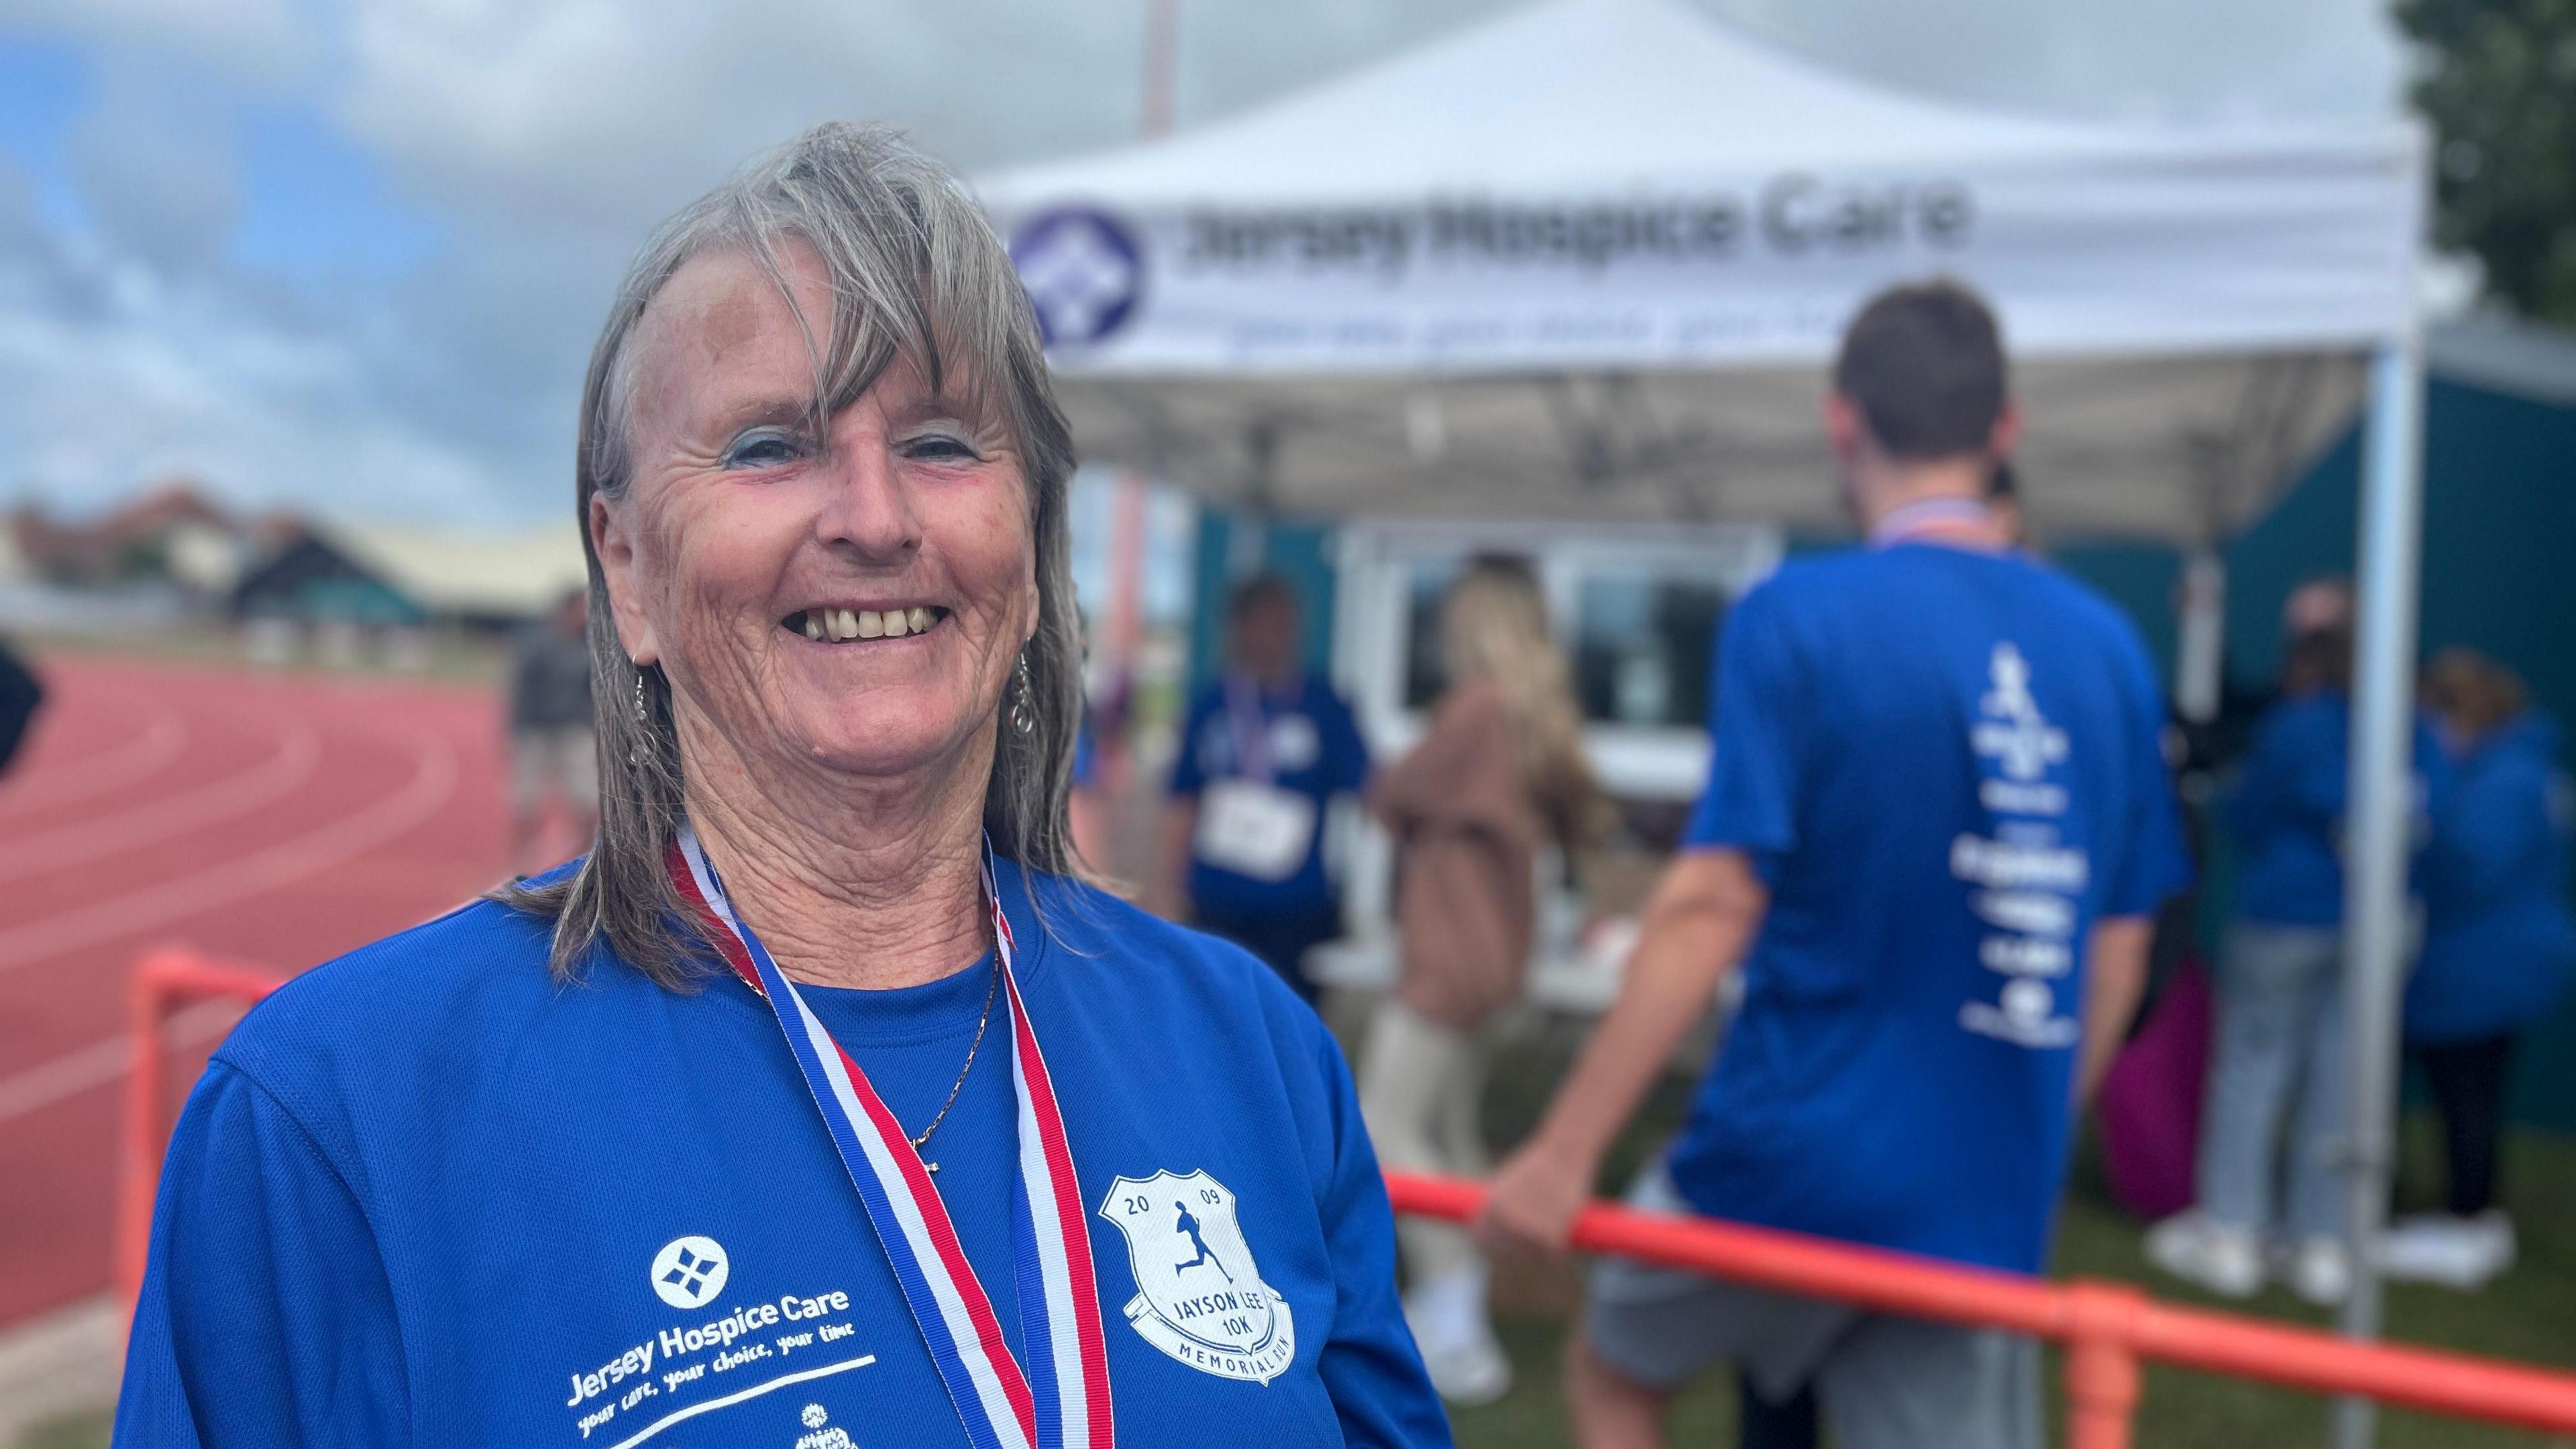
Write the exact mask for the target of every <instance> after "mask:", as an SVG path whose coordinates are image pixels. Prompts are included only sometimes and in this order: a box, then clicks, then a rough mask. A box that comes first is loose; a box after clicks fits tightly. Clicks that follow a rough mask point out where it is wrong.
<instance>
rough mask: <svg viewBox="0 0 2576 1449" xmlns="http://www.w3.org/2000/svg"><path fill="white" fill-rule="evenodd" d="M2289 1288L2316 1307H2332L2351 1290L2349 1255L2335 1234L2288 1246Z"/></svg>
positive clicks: (2350, 1258) (2349, 1294)
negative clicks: (2330, 1236) (2334, 1236)
mask: <svg viewBox="0 0 2576 1449" xmlns="http://www.w3.org/2000/svg"><path fill="white" fill-rule="evenodd" d="M2286 1276H2287V1281H2288V1282H2289V1285H2290V1291H2291V1292H2293V1293H2296V1294H2298V1295H2299V1296H2300V1297H2301V1298H2304V1299H2306V1300H2307V1301H2308V1302H2310V1303H2313V1304H2315V1305H2316V1306H2317V1307H2319V1308H2332V1307H2334V1306H2335V1305H2336V1304H2338V1303H2341V1302H2342V1301H2343V1300H2344V1299H2345V1298H2347V1297H2349V1296H2351V1294H2352V1255H2351V1254H2349V1253H2346V1252H2345V1251H2344V1250H2343V1243H2342V1241H2341V1240H2340V1239H2336V1238H2323V1237H2319V1238H2308V1239H2305V1240H2303V1241H2301V1242H2300V1244H2299V1245H2298V1246H2297V1247H2295V1248H2293V1249H2291V1250H2290V1271H2289V1273H2288V1274H2287V1275H2286Z"/></svg>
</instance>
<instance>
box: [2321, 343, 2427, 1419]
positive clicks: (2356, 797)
mask: <svg viewBox="0 0 2576 1449" xmlns="http://www.w3.org/2000/svg"><path fill="white" fill-rule="evenodd" d="M2423 406H2424V359H2423V350H2422V343H2421V340H2420V339H2419V338H2418V337H2416V336H2414V335H2411V334H2410V335H2408V336H2406V337H2404V338H2402V339H2399V340H2396V341H2392V342H2389V343H2386V344H2383V345H2382V346H2381V347H2380V349H2379V351H2378V352H2377V353H2376V354H2375V355H2373V357H2372V358H2371V367H2370V418H2369V423H2368V432H2367V433H2366V434H2365V437H2364V443H2363V450H2362V475H2361V490H2362V496H2361V571H2360V578H2359V580H2358V591H2359V598H2358V600H2357V609H2358V612H2359V617H2358V618H2357V619H2356V621H2355V623H2356V625H2357V629H2356V633H2355V637H2354V658H2353V666H2354V677H2353V711H2352V786H2351V805H2350V811H2349V814H2348V816H2347V820H2348V825H2347V830H2348V836H2347V841H2346V848H2345V871H2344V916H2343V918H2344V978H2343V984H2344V1029H2345V1031H2346V1033H2347V1040H2348V1042H2349V1044H2350V1045H2349V1057H2350V1060H2349V1063H2348V1065H2349V1069H2350V1073H2351V1092H2352V1095H2351V1098H2350V1102H2349V1107H2348V1110H2349V1113H2350V1121H2349V1126H2348V1129H2347V1134H2346V1146H2347V1155H2346V1158H2345V1160H2346V1163H2347V1168H2346V1173H2345V1188H2346V1192H2347V1202H2346V1205H2345V1215H2344V1241H2345V1246H2346V1248H2347V1249H2348V1250H2349V1251H2350V1252H2351V1254H2352V1267H2353V1280H2352V1296H2351V1297H2350V1298H2349V1299H2348V1300H2346V1302H2345V1303H2344V1306H2343V1314H2342V1328H2343V1331H2344V1333H2345V1335H2346V1336H2348V1337H2352V1338H2373V1337H2376V1336H2377V1335H2378V1333H2379V1329H2380V1316H2381V1315H2380V1283H2379V1272H2378V1268H2377V1266H2376V1264H2375V1263H2374V1262H2373V1260H2372V1248H2373V1246H2374V1245H2375V1244H2376V1243H2377V1242H2378V1240H2379V1235H2380V1229H2381V1227H2382V1226H2383V1222H2384V1219H2385V1217H2386V1215H2387V1210H2388V1185H2389V1179H2390V1177H2391V1175H2392V1173H2393V1171H2394V1168H2395V1165H2396V1164H2395V1152H2394V1147H2393V1144H2394V1138H2395V1127H2396V1115H2397V1069H2398V1057H2397V1034H2398V1004H2399V1000H2400V996H2401V993H2402V992H2403V991H2404V988H2405V976H2406V936H2407V919H2406V917H2407V903H2406V866H2407V856H2408V854H2409V847H2410V843H2411V842H2410V837H2411V835H2412V834H2413V830H2412V821H2413V817H2414V813H2415V809H2414V763H2413V758H2412V757H2413V753H2414V733H2415V730H2414V724H2415V667H2414V664H2415V627H2416V566H2417V562H2418V554H2419V551H2420V543H2421V533H2422V524H2423V502H2424V472H2423ZM2374 1429H2375V1420H2374V1416H2373V1413H2372V1406H2371V1404H2370V1401H2369V1400H2367V1399H2349V1398H2348V1399H2342V1400H2338V1401H2337V1403H2336V1405H2335V1444H2336V1445H2337V1449H2369V1445H2370V1444H2371V1442H2372V1439H2373V1433H2374Z"/></svg>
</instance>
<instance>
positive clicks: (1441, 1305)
mask: <svg viewBox="0 0 2576 1449" xmlns="http://www.w3.org/2000/svg"><path fill="white" fill-rule="evenodd" d="M1404 1321H1405V1323H1406V1324H1407V1325H1408V1326H1409V1327H1411V1328H1412V1330H1413V1342H1414V1344H1415V1346H1416V1347H1418V1348H1420V1349H1421V1350H1422V1366H1423V1368H1425V1369H1427V1370H1429V1371H1430V1374H1431V1387H1432V1388H1434V1389H1436V1390H1438V1391H1439V1393H1440V1397H1441V1398H1443V1399H1446V1400H1448V1401H1449V1402H1450V1403H1453V1404H1457V1405H1460V1406H1462V1407H1466V1408H1473V1407H1475V1406H1476V1405H1479V1404H1490V1403H1492V1402H1494V1401H1495V1400H1496V1399H1499V1398H1501V1397H1502V1396H1503V1395H1505V1394H1507V1393H1510V1392H1511V1389H1512V1361H1511V1359H1510V1358H1509V1357H1507V1356H1506V1355H1505V1354H1504V1353H1503V1346H1502V1345H1501V1344H1500V1343H1497V1342H1496V1341H1495V1340H1494V1325H1493V1320H1492V1318H1491V1317H1489V1316H1488V1315H1487V1313H1486V1311H1485V1274H1484V1272H1483V1271H1482V1270H1481V1269H1460V1270H1458V1271H1455V1272H1451V1273H1445V1274H1442V1275H1441V1276H1439V1277H1437V1278H1432V1279H1428V1280H1426V1281H1424V1282H1423V1283H1421V1284H1419V1285H1418V1286H1416V1287H1415V1288H1414V1290H1413V1291H1412V1292H1410V1293H1407V1294H1405V1295H1404Z"/></svg>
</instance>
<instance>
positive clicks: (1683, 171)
mask: <svg viewBox="0 0 2576 1449" xmlns="http://www.w3.org/2000/svg"><path fill="white" fill-rule="evenodd" d="M2419 153H2420V142H2419V140H2418V138H2417V136H2416V134H2415V133H2414V132H2413V131H2412V130H2411V129H2410V128H2408V127H2405V126H2402V125H2398V124H2393V123H2392V124H2387V125H2375V126H2369V127H2364V128H2360V129H2358V130H2343V131H2336V132H2322V131H2313V130H2309V131H2287V132H2285V131H2265V132H2259V133H2258V132H2228V133H2219V134H2209V133H2201V132H2192V133H2175V132H2170V131H2136V130H2124V129H2115V128H2105V127H2096V126H2079V125H2070V124H2065V123H2060V122H2051V121H2040V120H2034V119H2030V118H2027V117H2020V116H2006V115H1995V114H1989V113H1983V112H1978V111H1973V110H1968V109H1964V108H1960V107H1955V106H1950V105H1946V104H1938V103H1934V102H1930V101H1925V100H1920V99H1914V98H1909V97H1903V96H1897V95H1891V94H1888V93H1885V92H1881V91H1876V90H1872V89H1869V88H1867V87H1864V86H1862V85H1860V84H1857V83H1855V82H1853V81H1850V80H1847V79H1844V78H1841V77H1837V76H1834V75H1831V74H1829V73H1826V72H1824V71H1821V70H1818V69H1816V68H1814V67H1812V66H1810V65H1808V64H1806V63H1804V62H1802V61H1799V60H1797V59H1795V58H1792V57H1789V56H1785V55H1783V54H1780V53H1778V52H1776V51H1772V50H1768V49H1764V48H1762V47H1759V46H1756V45H1753V44H1749V43H1747V42H1746V41H1744V40H1742V39H1740V38H1738V37H1736V36H1734V35H1732V34H1730V33H1728V32H1727V31H1725V30H1723V29H1721V28H1719V27H1718V26H1716V25H1715V24H1713V23H1712V22H1710V21H1709V20H1707V19H1705V18H1704V17H1702V16H1701V15H1699V14H1697V13H1696V12H1694V11H1692V10H1690V9H1689V8H1687V7H1686V6H1684V5H1683V4H1681V3H1679V0H1556V3H1550V4H1543V5H1540V6H1538V7H1536V8H1533V9H1529V10H1524V11H1521V12H1517V13H1515V14H1513V15H1510V16H1507V17H1505V18H1503V19H1502V20H1499V21H1497V22H1494V23H1491V24H1488V25H1486V26H1484V27H1481V28H1479V29H1475V30H1472V31H1469V32H1467V33H1466V34H1464V35H1462V36H1460V37H1457V38H1454V39H1452V40H1449V41H1447V42H1445V43H1442V44H1439V45H1436V46H1434V47H1432V48H1431V49H1428V50H1425V51H1422V52H1419V53H1416V54H1413V55H1409V56H1404V57H1399V58H1397V59H1394V60H1392V61H1389V62H1386V63H1384V64H1381V65H1379V66H1377V67H1375V68H1373V69H1370V70H1367V71H1364V72H1361V73H1359V74H1357V75H1354V76H1351V77H1349V78H1346V79H1343V80H1341V81H1338V82H1335V83H1332V84H1329V85H1326V86H1324V87H1322V88H1320V89H1317V90H1314V91H1311V92H1308V93H1306V94H1304V95H1302V96H1299V97H1295V98H1292V99H1290V100H1288V101H1286V102H1284V103H1281V104H1277V105H1273V106H1271V107H1269V108H1267V109H1264V110H1260V111H1256V112H1254V113H1252V114H1249V115H1246V116H1243V117H1240V118H1238V119H1235V120H1232V121H1228V122H1224V123H1221V124H1218V125H1215V126H1211V127H1207V128H1205V129H1202V130H1198V131H1194V132H1190V133H1187V134H1184V135H1181V136H1177V137H1174V138H1171V139H1168V140H1164V141H1160V142H1155V143H1151V144H1146V145H1141V146H1136V147H1131V148H1127V149H1124V150H1120V151H1116V152H1112V153H1109V154H1106V155H1101V156H1094V157H1088V158H1080V159H1075V160H1071V161H1066V162H1060V163H1054V164H1049V165H1043V166H1038V167H1034V168H1030V169H1026V170H1021V171H1016V172H1011V173H1007V174H1004V175H1000V176H995V177H990V178H986V180H985V181H984V182H983V184H982V188H981V189H982V191H983V193H984V196H985V198H986V200H987V203H988V204H989V205H990V206H991V208H992V209H993V211H994V213H995V216H996V218H997V220H998V221H999V223H1000V224H1001V226H1002V228H1003V230H1004V234H1005V235H1006V236H1008V237H1009V238H1010V239H1011V241H1012V246H1013V251H1014V254H1015V256H1016V257H1018V259H1019V261H1020V265H1021V269H1022V272H1023V275H1024V276H1025V277H1026V279H1027V281H1028V283H1029V287H1030V292H1031V295H1032V297H1033V298H1034V299H1035V300H1036V301H1037V303H1038V306H1039V309H1040V312H1041V314H1042V316H1044V317H1045V319H1046V321H1047V324H1048V328H1049V332H1050V336H1051V341H1052V343H1053V355H1054V357H1055V360H1056V364H1057V367H1058V370H1059V373H1060V375H1061V376H1062V378H1063V381H1064V394H1065V397H1066V400H1067V405H1068V407H1069V409H1070V410H1071V412H1072V414H1073V416H1074V420H1075V427H1076V433H1077V436H1078V439H1079V441H1080V444H1081V447H1082V450H1083V453H1084V456H1085V457H1086V458H1088V459H1091V460H1093V461H1098V462H1107V463H1117V464H1125V465H1130V466H1136V467H1141V468H1144V469H1147V470H1149V471H1152V472H1155V473H1158V474H1161V475H1164V476H1167V477H1172V478H1175V479H1178V480H1180V481H1183V482H1186V483H1188V484H1190V485H1191V486H1192V487H1194V488H1197V489H1199V490H1200V491H1202V492H1206V493H1209V494H1212V495H1216V496H1221V497H1237V498H1243V499H1246V500H1248V501H1252V502H1256V503H1260V504H1264V505H1268V506H1276V507H1281V508H1291V509H1305V510H1312V511H1318V512H1328V513H1348V512H1368V513H1436V514H1457V513H1475V514H1482V515H1487V516H1492V515H1497V514H1508V515H1518V516H1549V515H1574V516H1584V517H1605V516H1611V517H1615V516H1625V517H1632V518H1635V517H1649V518H1652V517H1687V518H1761V519H1785V520H1789V521H1793V522H1824V521H1829V520H1830V519H1831V516H1832V512H1831V510H1832V499H1833V490H1832V489H1831V488H1830V486H1828V483H1829V475H1828V473H1827V471H1826V467H1825V458H1824V456H1823V453H1822V450H1821V447H1820V445H1819V443H1818V442H1817V439H1816V429H1815V426H1814V403H1815V399H1816V396H1817V394H1818V392H1819V390H1820V377H1819V372H1818V369H1819V367H1820V365H1821V364H1822V363H1823V362H1824V361H1825V360H1826V358H1827V357H1828V356H1829V355H1830V352H1831V348H1832V345H1833V341H1834V338H1835V336H1836V335H1837V333H1838V331H1839V329H1840V328H1841V326H1842V324H1843V323H1844V321H1845V320H1847V319H1848V317H1849V316H1850V315H1851V313H1852V311H1853V310H1854V309H1855V308H1856V307H1857V305H1858V303H1859V302H1860V301H1861V300H1862V299H1864V298H1865V297H1867V296H1868V295H1869V294H1870V293H1871V292H1873V291H1875V290H1877V289H1878V288H1880V287H1882V286H1884V285H1886V284H1888V283H1889V282H1892V281H1895V280H1899V279H1904V278H1914V277H1922V276H1926V275H1931V274H1935V273H1938V274H1945V275H1951V276H1956V277H1959V278H1961V279H1963V280H1966V281H1968V282H1970V283H1971V284H1973V285H1975V286H1976V287H1977V288H1979V289H1980V290H1981V291H1983V292H1984V293H1986V294H1987V295H1988V296H1989V297H1991V298H1992V299H1993V300H1994V301H1995V302H1996V304H1997V307H1998V309H1999V311H2000V312H2001V314H2002V316H2003V318H2004V323H2005V328H2006V332H2007V335H2008V339H2009V341H2010V343H2011V346H2012V348H2013V351H2014V354H2015V356H2016V358H2017V359H2018V360H2019V361H2020V362H2021V364H2022V371H2021V375H2020V378H2019V384H2020V386H2019V391H2020V392H2021V394H2022V396H2023V398H2024V401H2025V403H2026V405H2027V407H2028V410H2029V412H2030V416H2031V424H2032V428H2031V435H2030V440H2029V443H2028V446H2027V448H2026V449H2025V451H2024V454H2023V461H2024V464H2025V469H2024V471H2025V475H2026V478H2027V480H2028V485H2027V486H2028V487H2029V489H2030V493H2031V497H2032V501H2033V506H2034V510H2035V511H2036V512H2037V513H2038V514H2039V516H2040V522H2041V524H2042V525H2043V526H2044V527H2048V528H2051V529H2052V530H2054V531H2058V532H2061V533H2086V534H2112V535H2127V536H2147V537H2163V538H2170V539H2175V540H2178V541H2185V542H2191V543H2203V542H2207V541H2209V540H2211V539H2213V538H2215V537H2218V536H2220V535H2222V534H2223V533H2224V532H2225V531H2226V530H2227V529H2229V528H2230V527H2231V526H2233V525H2234V524H2236V523H2237V522H2239V521H2241V520H2242V519H2243V518H2244V517H2246V516H2247V515H2248V514H2249V513H2250V512H2252V511H2254V510H2255V509H2257V508H2258V507H2259V506H2260V504H2261V503H2262V502H2264V501H2266V499H2267V497H2268V490H2269V488H2270V487H2271V486H2272V485H2273V484H2274V483H2275V481H2276V480H2277V479H2279V478H2280V477H2281V476H2282V474H2283V472H2284V471H2285V469H2286V467H2287V466H2288V465H2289V464H2292V463H2294V462H2295V461H2296V460H2297V459H2298V458H2299V457H2300V456H2302V455H2303V454H2304V453H2305V452H2306V451H2307V450H2308V449H2310V448H2311V447H2312V446H2313V445H2314V444H2315V443H2316V442H2317V440H2318V439H2320V438H2321V437H2322V436H2324V435H2325V433H2326V432H2328V431H2329V430H2331V429H2332V428H2333V427H2335V426H2337V425H2339V424H2340V423H2341V422H2342V421H2343V420H2344V419H2346V418H2347V417H2349V415H2350V407H2351V403H2352V401H2353V399H2354V397H2355V396H2356V393H2357V387H2358V379H2359V370H2358V368H2357V366H2356V365H2355V364H2354V358H2355V356H2356V355H2357V354H2358V353H2359V352H2360V351H2362V350H2363V349H2365V348H2366V347H2368V346H2369V345H2370V344H2371V342H2372V341H2373V340H2374V339H2377V338H2382V337H2385V336H2388V335H2391V334H2392V333H2393V332H2395V331H2398V330H2401V328H2402V325H2403V319H2404V317H2405V315H2406V312H2407V299H2408V296H2409V289H2410V286H2411V276H2412V268H2413V265H2414V256H2415V253H2414V244H2415V236H2416V225H2417V223H2416V217H2417V200H2416V182H2415V177H2416V175H2417V168H2418V159H2417V158H2418V156H2419Z"/></svg>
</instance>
